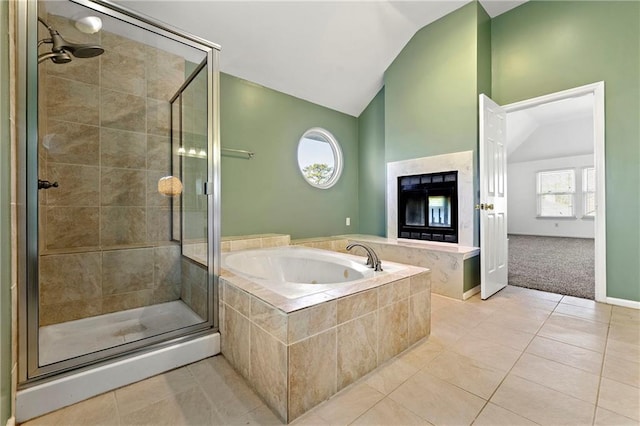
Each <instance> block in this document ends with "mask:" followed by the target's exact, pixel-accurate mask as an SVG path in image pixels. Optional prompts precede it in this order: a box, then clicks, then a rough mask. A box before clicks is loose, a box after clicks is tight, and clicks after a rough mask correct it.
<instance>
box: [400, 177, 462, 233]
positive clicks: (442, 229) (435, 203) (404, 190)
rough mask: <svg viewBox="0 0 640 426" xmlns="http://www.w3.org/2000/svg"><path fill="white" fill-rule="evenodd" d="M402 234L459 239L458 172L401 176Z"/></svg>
mask: <svg viewBox="0 0 640 426" xmlns="http://www.w3.org/2000/svg"><path fill="white" fill-rule="evenodd" d="M398 237H399V238H408V239H412V240H425V241H442V242H447V243H457V242H458V172H457V171H449V172H440V173H428V174H421V175H412V176H399V177H398Z"/></svg>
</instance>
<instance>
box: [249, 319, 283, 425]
mask: <svg viewBox="0 0 640 426" xmlns="http://www.w3.org/2000/svg"><path fill="white" fill-rule="evenodd" d="M250 351H251V355H250V363H251V364H250V372H249V381H250V382H251V384H252V385H253V387H254V388H255V389H256V391H257V392H258V394H260V395H262V396H263V398H265V399H266V402H267V404H268V405H269V406H270V407H272V408H273V409H274V410H275V411H276V412H277V413H278V415H279V416H280V418H282V419H285V418H287V389H288V388H287V362H288V358H287V346H286V345H285V344H283V343H282V342H280V341H279V340H277V339H275V338H274V337H273V336H271V335H270V334H269V333H267V332H265V331H264V330H262V329H260V327H258V326H256V325H255V324H252V325H251V348H250Z"/></svg>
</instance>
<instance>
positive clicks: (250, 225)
mask: <svg viewBox="0 0 640 426" xmlns="http://www.w3.org/2000/svg"><path fill="white" fill-rule="evenodd" d="M220 86H221V88H220V105H221V106H220V116H221V118H220V122H221V125H220V131H221V141H222V147H224V148H233V149H244V150H249V151H253V152H255V157H254V158H253V159H252V160H245V159H240V158H233V157H228V156H224V157H222V162H221V163H222V164H221V170H222V190H221V194H222V218H221V219H222V235H223V236H228V235H246V234H255V233H267V232H275V233H285V234H290V235H291V237H292V238H305V237H314V236H328V235H337V234H344V233H350V232H355V231H357V230H358V121H357V119H356V118H355V117H351V116H349V115H346V114H342V113H339V112H336V111H334V110H331V109H328V108H324V107H321V106H319V105H316V104H312V103H310V102H306V101H303V100H301V99H298V98H294V97H292V96H289V95H285V94H283V93H280V92H277V91H274V90H271V89H267V88H265V87H262V86H259V85H257V84H254V83H251V82H248V81H245V80H241V79H239V78H236V77H233V76H230V75H227V74H221V75H220ZM311 127H323V128H325V129H327V130H328V131H329V132H331V133H332V134H333V135H334V136H335V137H336V139H337V140H338V142H339V143H340V145H341V148H342V153H343V155H344V168H343V173H342V177H341V178H340V180H339V181H338V182H337V183H336V185H335V186H333V187H332V188H330V189H326V190H323V189H318V188H314V187H312V186H311V185H309V184H308V183H307V182H306V181H305V180H304V178H303V177H302V175H301V174H300V171H299V169H298V163H297V148H298V141H299V140H300V137H301V136H302V134H303V133H304V132H305V131H306V130H307V129H309V128H311ZM347 217H350V218H351V226H349V227H347V226H346V225H345V219H346V218H347Z"/></svg>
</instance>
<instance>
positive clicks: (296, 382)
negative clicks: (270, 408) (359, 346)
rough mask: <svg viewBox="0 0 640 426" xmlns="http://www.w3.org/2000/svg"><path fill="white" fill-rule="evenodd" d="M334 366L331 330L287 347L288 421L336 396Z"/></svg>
mask: <svg viewBox="0 0 640 426" xmlns="http://www.w3.org/2000/svg"><path fill="white" fill-rule="evenodd" d="M336 365H337V363H336V330H335V328H333V329H331V330H328V331H326V332H324V333H321V334H317V335H315V336H313V337H310V338H308V339H306V340H303V341H301V342H298V343H295V344H293V345H291V346H290V347H289V401H288V416H287V419H288V420H289V421H291V420H293V419H295V418H296V417H299V416H300V415H302V414H304V413H305V412H306V411H308V410H309V409H311V408H313V407H315V406H316V405H318V404H319V403H321V402H322V401H324V400H326V399H329V397H330V396H331V395H333V394H334V393H336V389H337V384H336ZM309 366H313V368H309Z"/></svg>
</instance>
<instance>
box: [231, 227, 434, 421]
mask: <svg viewBox="0 0 640 426" xmlns="http://www.w3.org/2000/svg"><path fill="white" fill-rule="evenodd" d="M260 238H262V237H260V236H254V238H252V239H253V240H258V239H260ZM402 266H404V265H402ZM428 274H429V272H428V271H425V270H424V269H423V268H419V267H412V266H408V267H406V269H405V270H402V271H401V273H393V274H385V275H381V276H377V277H375V278H373V279H369V280H364V281H362V282H360V283H356V284H355V285H354V284H347V285H345V286H344V287H343V288H342V289H340V290H341V291H334V290H332V291H327V292H323V293H318V294H313V295H309V296H304V297H300V298H297V299H287V298H285V297H283V296H280V295H278V294H276V293H274V292H273V291H271V290H269V289H267V288H265V287H263V286H261V285H259V284H257V283H254V282H252V281H251V279H249V278H248V277H243V276H240V275H235V274H233V273H231V272H229V271H226V270H224V269H223V270H222V273H221V278H220V283H221V285H220V298H221V309H220V324H221V326H220V329H221V333H222V353H223V355H225V357H227V358H228V359H229V362H230V364H232V365H233V366H234V367H235V368H237V369H238V371H239V372H240V374H241V375H243V376H244V377H246V378H247V379H248V380H249V381H250V382H252V383H253V386H254V388H255V389H256V390H257V392H258V393H259V394H260V395H261V396H262V398H263V399H264V400H265V401H266V402H267V403H268V405H269V406H270V407H271V408H272V409H273V410H274V412H275V413H277V414H278V415H279V416H280V417H281V419H282V420H284V421H288V422H291V421H293V420H295V419H296V418H297V417H299V416H301V415H302V414H303V413H305V412H306V411H308V410H309V409H311V408H312V407H314V406H315V405H317V404H319V403H320V402H322V401H324V400H326V399H328V398H329V397H331V396H332V395H333V394H335V393H336V392H337V391H339V390H341V389H345V388H348V387H349V385H351V384H352V383H354V382H355V381H357V380H358V379H360V378H361V377H363V376H364V375H366V374H368V373H369V372H371V371H373V370H374V369H375V368H377V367H378V366H380V365H382V364H383V363H384V362H385V361H386V360H388V359H389V358H391V357H393V356H395V355H397V354H399V353H400V352H402V351H403V350H405V349H407V347H408V346H409V340H408V337H409V321H410V319H411V321H413V323H414V325H412V330H414V331H413V332H412V333H413V334H412V336H414V338H415V339H417V340H419V338H418V337H416V336H418V335H423V337H426V336H427V335H428V332H429V325H430V322H429V321H427V320H426V319H428V318H429V316H430V297H429V294H430V292H429V283H430V281H429V279H428ZM418 275H424V276H422V277H419V278H418V281H416V284H414V294H413V295H411V278H412V277H413V276H418ZM345 289H347V290H345ZM381 291H382V294H383V295H385V297H386V298H387V299H389V300H390V301H392V302H390V304H387V305H386V306H379V304H378V300H379V297H380V296H379V294H380V292H381ZM412 301H413V306H414V307H413V309H414V310H418V309H424V310H425V313H424V314H420V313H418V312H414V313H413V314H410V304H411V303H412ZM240 312H242V313H240ZM245 322H246V324H250V326H246V325H245ZM238 323H242V325H241V326H238ZM240 327H242V328H243V331H242V332H238V329H239V328H240ZM247 328H249V330H247ZM398 330H400V331H398ZM231 333H233V335H232V334H231ZM234 336H238V338H239V339H241V340H240V341H236V340H235V337H234ZM263 346H268V347H270V348H272V349H273V350H270V353H269V354H260V350H261V349H260V348H261V347H263ZM282 348H284V349H285V354H284V355H283V353H282ZM247 351H248V353H250V354H251V355H250V360H249V361H246V360H240V361H239V359H240V358H241V357H245V356H246V353H247ZM256 357H260V359H259V360H258V359H257V358H256ZM283 359H285V361H282V360H283ZM281 362H284V363H285V369H284V373H283V374H284V375H285V377H286V379H287V380H286V387H285V391H284V393H285V394H288V398H287V399H286V401H285V406H284V414H283V406H282V405H281V398H280V395H281V394H282V393H283V392H282V391H281V387H280V385H276V386H275V387H274V388H273V389H272V388H270V387H269V386H267V385H266V384H263V383H262V382H263V381H264V382H268V381H269V380H274V379H273V377H272V376H273V375H275V374H279V372H280V371H281V370H282V368H281V364H280V363H281ZM267 364H269V365H267ZM247 365H248V366H247ZM310 365H313V366H314V368H309V366H310ZM401 367H402V368H400V370H399V373H403V374H404V373H406V372H407V370H411V372H412V373H414V372H415V371H417V369H416V368H415V367H413V366H412V365H411V364H409V363H404V364H403V365H402V366H401ZM255 369H260V371H256V370H255ZM279 377H280V378H281V377H282V376H279ZM407 377H408V376H402V380H401V381H400V382H397V384H395V385H393V386H392V385H390V384H388V383H387V384H385V386H387V389H388V391H391V390H392V389H393V388H394V387H397V386H399V385H400V384H401V383H402V382H403V381H404V380H406V378H407ZM256 380H257V381H260V384H258V383H255V381H256ZM278 380H280V379H277V380H276V382H278ZM384 381H386V382H390V381H391V379H390V378H386V379H384ZM384 381H383V383H384ZM278 383H279V382H278ZM367 387H368V386H367ZM274 389H275V390H274ZM349 389H351V388H349ZM349 389H346V391H347V392H348V391H349ZM371 389H373V388H371ZM382 389H384V387H383V388H382ZM375 393H376V394H379V395H382V394H383V393H382V392H379V391H375ZM319 417H323V418H324V416H321V415H320V416H319ZM325 421H327V420H326V419H325ZM303 423H304V419H303Z"/></svg>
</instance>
